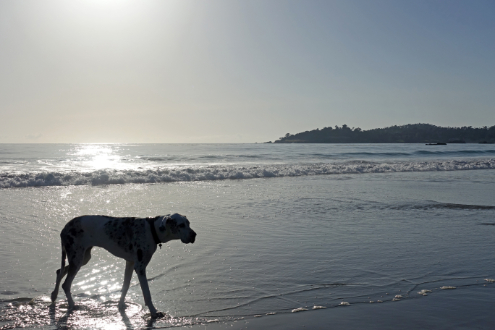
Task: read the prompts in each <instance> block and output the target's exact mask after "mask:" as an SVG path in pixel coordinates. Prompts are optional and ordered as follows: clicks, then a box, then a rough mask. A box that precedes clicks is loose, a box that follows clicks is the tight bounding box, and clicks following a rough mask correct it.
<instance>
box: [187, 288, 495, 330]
mask: <svg viewBox="0 0 495 330" xmlns="http://www.w3.org/2000/svg"><path fill="white" fill-rule="evenodd" d="M494 310H495V285H493V284H486V285H484V286H475V287H464V288H460V289H455V290H444V291H440V292H436V293H435V294H431V295H428V296H427V297H418V298H411V299H404V300H401V301H396V302H384V303H374V304H356V305H351V306H347V307H338V308H335V307H333V308H328V309H318V310H309V311H305V312H298V313H285V314H275V315H268V316H262V317H256V318H248V319H243V320H238V321H233V322H220V323H209V324H201V325H193V326H183V327H179V329H193V330H200V329H205V330H225V329H243V330H250V329H280V330H282V329H289V330H290V329H294V330H295V329H303V328H306V329H329V328H332V329H365V328H366V329H381V330H383V329H403V330H408V329H410V330H412V329H493V327H494V326H495V313H494V312H493V311H494Z"/></svg>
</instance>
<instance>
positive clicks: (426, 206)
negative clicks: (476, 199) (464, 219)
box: [388, 201, 495, 211]
mask: <svg viewBox="0 0 495 330" xmlns="http://www.w3.org/2000/svg"><path fill="white" fill-rule="evenodd" d="M388 208H390V209H394V210H425V211H426V210H432V209H448V210H478V211H480V210H495V206H492V205H475V204H457V203H440V202H435V201H431V202H427V203H418V204H402V205H397V206H392V207H388Z"/></svg>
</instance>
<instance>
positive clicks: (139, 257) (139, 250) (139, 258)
mask: <svg viewBox="0 0 495 330" xmlns="http://www.w3.org/2000/svg"><path fill="white" fill-rule="evenodd" d="M137 257H138V261H143V250H141V249H138V250H137Z"/></svg>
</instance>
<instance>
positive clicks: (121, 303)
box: [117, 302, 127, 310]
mask: <svg viewBox="0 0 495 330" xmlns="http://www.w3.org/2000/svg"><path fill="white" fill-rule="evenodd" d="M117 306H118V307H119V310H124V309H126V307H127V306H126V304H125V302H119V304H118V305H117Z"/></svg>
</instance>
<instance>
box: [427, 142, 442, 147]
mask: <svg viewBox="0 0 495 330" xmlns="http://www.w3.org/2000/svg"><path fill="white" fill-rule="evenodd" d="M425 145H427V146H446V145H447V143H445V142H437V143H426V144H425Z"/></svg>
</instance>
